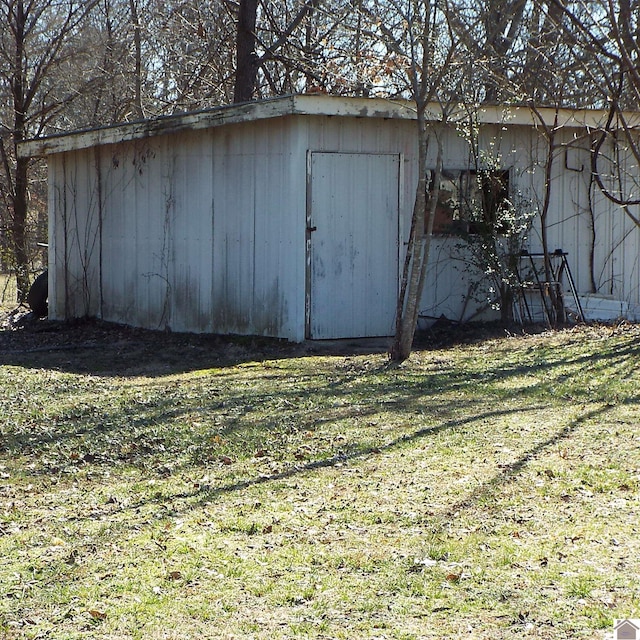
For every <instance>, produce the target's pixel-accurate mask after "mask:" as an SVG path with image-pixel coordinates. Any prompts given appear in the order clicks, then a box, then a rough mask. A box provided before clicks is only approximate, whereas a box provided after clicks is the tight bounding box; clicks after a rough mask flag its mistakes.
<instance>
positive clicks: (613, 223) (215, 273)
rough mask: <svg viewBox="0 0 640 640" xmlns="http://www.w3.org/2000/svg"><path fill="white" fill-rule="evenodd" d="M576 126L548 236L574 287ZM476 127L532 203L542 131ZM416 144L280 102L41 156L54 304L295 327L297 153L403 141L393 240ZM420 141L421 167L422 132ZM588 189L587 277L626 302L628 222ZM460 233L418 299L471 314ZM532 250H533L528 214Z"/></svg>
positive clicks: (455, 158)
mask: <svg viewBox="0 0 640 640" xmlns="http://www.w3.org/2000/svg"><path fill="white" fill-rule="evenodd" d="M573 135H574V134H573V132H571V131H567V132H566V133H562V134H560V135H559V138H558V143H561V144H562V145H565V146H566V145H570V146H572V147H576V149H577V151H576V152H575V154H574V155H573V158H572V162H573V163H574V166H573V168H571V167H567V166H566V163H565V156H564V153H565V148H564V147H559V149H558V155H557V157H556V158H555V161H554V173H553V181H552V194H551V196H552V200H551V209H550V214H549V216H550V220H549V246H550V248H551V249H552V250H553V249H555V248H562V249H563V250H565V251H567V252H568V253H569V261H570V265H571V268H572V271H573V275H574V277H575V279H576V281H577V283H578V288H579V290H580V291H584V292H587V291H589V290H590V264H589V246H590V242H591V235H590V234H591V232H590V230H589V216H590V213H589V164H588V154H587V148H588V146H587V145H586V144H585V145H583V147H581V146H580V145H581V144H582V142H581V141H575V140H573V139H572V136H573ZM482 139H483V145H484V147H485V148H486V149H487V150H488V152H490V153H492V154H495V155H496V157H498V156H499V157H500V158H501V159H502V163H503V166H505V168H511V169H512V186H513V187H514V189H516V190H517V191H519V192H520V193H521V194H522V196H523V198H529V199H530V200H531V201H532V203H534V204H536V205H538V206H539V205H540V203H541V198H542V196H543V193H544V167H543V161H544V159H545V158H546V142H545V140H544V138H543V137H542V135H541V134H540V132H539V131H537V130H536V129H535V128H533V127H529V126H522V125H518V126H509V125H508V123H507V124H506V125H505V126H504V127H502V126H488V127H486V129H485V130H484V131H483V136H482ZM581 148H582V149H583V151H580V149H581ZM416 150H417V145H416V138H415V123H414V122H412V121H409V120H383V119H373V118H364V117H363V118H358V117H328V116H304V115H300V116H293V115H292V116H287V117H283V118H277V119H269V120H258V121H254V122H244V123H241V124H233V125H224V126H220V127H217V128H215V129H210V130H202V131H198V132H188V131H184V132H181V133H174V134H167V135H164V136H158V137H150V138H145V139H140V140H135V141H131V142H127V143H121V144H110V145H105V146H103V147H100V148H99V152H96V151H95V149H87V150H79V151H69V152H65V153H58V154H55V155H52V156H50V211H51V213H52V216H51V222H50V225H51V227H50V228H51V235H50V243H51V248H50V269H51V271H52V274H53V285H54V286H53V289H52V291H51V294H50V307H51V314H52V317H55V318H65V317H73V316H82V315H97V316H101V317H103V318H105V319H108V320H113V321H117V322H124V323H130V324H135V325H140V326H145V327H151V328H169V327H170V328H172V329H174V330H181V331H182V330H184V331H207V332H220V333H240V334H259V335H272V336H280V337H284V338H289V339H292V340H302V339H303V338H304V337H305V335H304V331H305V318H306V311H307V304H308V301H307V299H306V295H307V293H308V291H307V288H306V259H307V248H306V234H305V228H306V212H307V200H306V198H307V195H306V179H307V174H306V156H307V152H308V151H311V152H313V151H330V152H343V153H356V154H357V153H371V154H398V155H400V156H401V157H402V158H403V166H402V167H401V169H400V173H401V174H402V178H401V180H400V184H401V191H400V195H399V200H400V223H399V224H400V238H401V239H404V240H405V241H406V237H407V234H408V230H409V221H410V217H411V209H412V205H413V201H414V197H415V185H416V182H417V175H416ZM430 154H431V159H430V163H431V165H432V166H433V165H434V164H435V154H436V149H435V144H432V145H431V148H430ZM444 157H445V166H446V167H447V168H450V169H454V168H456V169H464V168H467V167H468V166H469V151H468V149H467V147H466V144H465V143H464V141H462V140H461V139H460V137H459V136H458V135H457V133H456V131H455V130H454V129H450V130H449V131H447V132H446V135H445V136H444ZM581 157H582V158H583V160H584V167H585V168H584V169H582V170H580V158H581ZM626 162H628V163H629V165H631V164H632V162H633V161H632V159H626ZM591 203H592V205H593V207H594V212H595V216H596V226H597V232H596V255H595V263H594V272H595V276H596V283H597V287H598V289H599V291H600V292H602V293H608V294H612V295H614V296H617V297H620V298H621V299H624V300H627V301H629V302H631V303H632V304H633V305H639V304H640V300H639V297H638V296H639V294H638V288H639V279H640V274H639V265H638V259H639V258H638V256H639V254H640V247H639V236H640V234H639V232H638V229H637V228H636V227H635V226H634V225H633V223H632V222H631V221H630V220H629V219H628V217H627V216H625V215H624V213H623V212H622V211H620V209H619V208H617V207H615V206H614V205H612V204H611V203H610V202H609V201H608V200H606V198H604V197H603V196H602V195H600V194H599V193H598V192H597V190H594V191H593V193H592V198H591ZM370 232H371V233H375V228H373V229H372V230H370ZM458 242H459V240H458V239H456V238H446V237H436V238H435V239H434V242H433V246H432V254H431V261H430V266H429V272H428V276H427V283H426V286H425V291H424V295H423V298H422V305H421V308H422V311H423V312H424V313H425V314H427V315H433V316H435V317H438V316H439V315H440V314H442V313H444V314H445V315H446V316H447V317H450V318H455V319H458V318H460V319H462V318H468V317H470V316H472V315H473V314H474V313H475V311H476V308H477V307H478V305H480V306H481V304H482V300H480V302H478V303H475V302H474V301H472V300H470V298H469V291H470V290H471V288H472V287H473V286H474V284H475V283H476V282H477V281H478V280H479V279H480V278H481V274H477V273H470V272H469V271H468V270H466V269H465V267H464V265H463V264H462V263H461V262H460V261H456V260H452V256H454V255H455V252H454V245H455V244H456V243H458ZM529 248H530V249H531V250H532V251H539V250H540V248H541V244H540V233H539V228H537V229H534V230H533V231H532V233H531V237H530V240H529ZM403 249H404V245H402V246H401V247H400V258H401V259H402V257H403V253H404V250H403Z"/></svg>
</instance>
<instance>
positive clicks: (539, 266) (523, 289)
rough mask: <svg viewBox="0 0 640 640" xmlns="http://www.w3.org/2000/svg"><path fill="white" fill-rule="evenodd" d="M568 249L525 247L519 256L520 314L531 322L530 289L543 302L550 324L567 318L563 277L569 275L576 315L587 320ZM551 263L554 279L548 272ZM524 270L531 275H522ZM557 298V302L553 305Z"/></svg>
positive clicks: (542, 306) (568, 281) (551, 273)
mask: <svg viewBox="0 0 640 640" xmlns="http://www.w3.org/2000/svg"><path fill="white" fill-rule="evenodd" d="M567 255H568V254H567V253H566V252H565V251H563V250H562V249H556V251H554V252H553V253H549V254H544V253H529V252H528V251H523V252H522V253H521V254H520V256H519V258H520V259H519V261H518V268H517V277H518V284H519V295H518V296H517V299H518V301H519V303H520V318H521V320H522V321H524V319H525V314H526V318H527V319H528V320H529V322H533V321H534V315H533V313H532V310H531V306H530V304H529V301H528V300H527V295H526V293H527V291H532V290H533V291H535V292H536V293H537V294H538V295H539V297H540V302H541V308H542V312H543V314H544V318H545V321H546V323H547V325H549V326H554V325H555V324H557V323H559V322H560V323H561V322H565V321H566V311H565V306H564V289H563V286H562V281H563V279H564V277H565V276H566V279H567V283H568V285H569V291H570V293H571V295H572V297H573V301H574V303H575V308H576V315H577V319H578V321H579V322H584V313H583V311H582V305H581V304H580V299H579V298H578V291H577V290H576V285H575V282H574V280H573V275H572V274H571V269H570V267H569V261H568V260H567ZM547 262H548V264H549V271H550V274H549V275H550V276H551V279H550V280H549V279H548V278H547V275H546V268H545V263H547ZM525 274H527V275H529V276H530V278H527V277H523V276H524V275H525ZM554 299H555V300H556V301H557V302H558V305H557V307H556V306H554Z"/></svg>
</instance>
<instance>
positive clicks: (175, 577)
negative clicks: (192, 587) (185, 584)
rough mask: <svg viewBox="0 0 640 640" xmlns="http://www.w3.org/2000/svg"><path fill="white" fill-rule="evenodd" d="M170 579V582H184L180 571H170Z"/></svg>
mask: <svg viewBox="0 0 640 640" xmlns="http://www.w3.org/2000/svg"><path fill="white" fill-rule="evenodd" d="M168 578H169V580H182V573H181V572H180V571H170V572H169V575H168Z"/></svg>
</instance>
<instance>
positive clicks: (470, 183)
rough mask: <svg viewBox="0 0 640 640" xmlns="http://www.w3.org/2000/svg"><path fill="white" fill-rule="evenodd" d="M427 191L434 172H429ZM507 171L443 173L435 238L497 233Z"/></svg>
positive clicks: (506, 193) (505, 199)
mask: <svg viewBox="0 0 640 640" xmlns="http://www.w3.org/2000/svg"><path fill="white" fill-rule="evenodd" d="M430 173H431V176H430V177H431V179H430V181H429V190H430V191H431V190H432V188H433V181H434V179H435V171H433V170H432V171H431V172H430ZM508 198H509V171H508V170H501V171H475V170H474V171H442V173H441V176H440V190H439V193H438V202H437V204H436V214H435V219H434V223H433V233H435V234H451V235H456V234H461V233H481V232H482V231H486V230H487V229H491V230H495V231H497V232H498V233H500V232H501V231H504V229H501V226H503V225H504V222H503V221H501V220H500V217H501V216H500V212H501V211H502V210H503V209H504V207H505V206H506V205H507V204H508Z"/></svg>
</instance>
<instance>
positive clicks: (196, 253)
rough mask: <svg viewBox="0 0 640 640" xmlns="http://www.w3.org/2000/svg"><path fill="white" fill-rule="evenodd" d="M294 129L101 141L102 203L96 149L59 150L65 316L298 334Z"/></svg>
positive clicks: (266, 125) (280, 126)
mask: <svg viewBox="0 0 640 640" xmlns="http://www.w3.org/2000/svg"><path fill="white" fill-rule="evenodd" d="M288 135H289V134H288V127H287V126H286V124H285V123H284V122H283V121H267V122H261V123H254V124H247V125H245V126H241V127H229V128H228V129H226V128H225V129H219V130H215V131H208V132H198V133H183V134H180V135H174V136H163V137H158V138H150V139H146V140H141V141H136V142H132V143H127V144H120V145H109V146H106V147H103V148H101V151H100V155H99V158H100V162H99V165H100V168H99V174H100V191H101V193H102V206H101V207H98V206H97V200H98V198H97V196H98V187H97V185H98V181H97V175H98V167H97V164H96V162H95V161H91V158H92V156H93V151H89V152H74V153H67V154H60V155H58V156H55V161H54V162H52V176H53V180H54V181H55V184H56V185H57V187H56V190H59V195H58V196H57V197H56V198H55V200H56V206H55V210H56V216H55V220H56V222H55V224H54V227H55V234H56V239H57V243H56V246H58V245H62V247H64V249H63V250H62V251H63V254H64V255H62V254H61V255H60V256H58V257H57V258H56V259H55V260H54V262H55V264H56V265H57V266H56V269H57V275H58V277H57V278H56V283H57V284H58V283H61V282H63V281H65V291H66V292H67V294H66V298H67V303H66V304H67V306H66V308H63V307H61V306H60V304H58V303H56V309H57V310H58V314H59V317H70V316H74V315H84V314H85V313H87V314H91V315H98V316H101V317H103V318H104V319H107V320H111V321H116V322H124V323H130V324H133V325H138V326H144V327H150V328H171V329H173V330H180V331H197V332H200V331H207V332H221V333H242V334H246V333H251V334H259V335H273V336H281V337H286V338H290V339H294V340H301V339H302V338H303V337H304V334H303V332H304V228H305V199H304V188H303V186H302V188H300V186H299V187H298V194H297V196H296V193H295V189H292V185H291V173H292V171H291V167H292V166H293V165H294V159H293V157H292V154H291V151H290V150H289V145H288V142H287V140H288ZM299 164H300V166H301V167H302V170H303V172H304V156H303V157H302V158H301V160H300V162H299ZM59 165H60V167H62V168H61V169H60V168H59ZM65 167H66V168H65ZM78 172H81V175H76V174H78ZM303 176H304V173H303ZM62 185H64V188H63V187H62ZM302 185H304V177H303V181H302ZM56 190H52V193H56ZM76 211H77V212H81V215H80V216H79V219H78V220H75V218H74V221H73V226H74V227H75V228H76V229H77V233H76V232H73V233H71V234H67V237H66V242H65V241H63V239H64V237H65V231H64V229H65V228H68V227H69V226H70V224H67V223H65V219H66V218H69V217H70V216H72V215H73V214H74V212H76ZM65 212H67V213H65ZM99 216H100V217H101V220H102V226H101V231H100V229H99V227H98V224H97V221H98V217H99ZM76 235H77V236H78V237H79V240H76V237H75V236H76ZM89 248H91V249H90V251H89ZM87 251H89V252H90V253H91V255H90V256H89V257H90V262H91V264H90V269H88V270H87V269H84V268H83V260H84V261H86V258H83V253H87ZM58 253H59V251H58ZM65 256H66V257H65ZM65 264H66V265H67V267H66V275H65V267H64V265H65ZM296 264H297V265H298V267H296ZM85 272H86V273H87V274H88V277H90V281H89V283H88V285H87V286H79V279H80V278H81V277H82V276H83V274H84V273H85ZM100 282H102V289H101V290H100V286H99V283H100ZM100 294H101V295H100ZM57 297H58V298H59V297H60V296H57ZM100 300H102V303H101V304H100ZM296 307H297V308H296Z"/></svg>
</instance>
